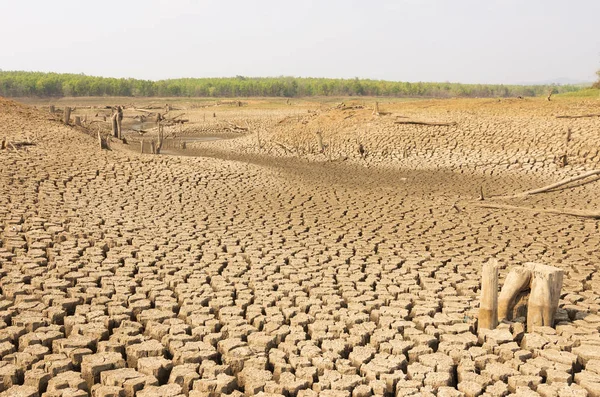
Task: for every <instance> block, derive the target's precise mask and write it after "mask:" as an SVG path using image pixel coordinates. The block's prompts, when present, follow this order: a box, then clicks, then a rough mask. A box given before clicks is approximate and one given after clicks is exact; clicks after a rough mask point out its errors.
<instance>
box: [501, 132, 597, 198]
mask: <svg viewBox="0 0 600 397" xmlns="http://www.w3.org/2000/svg"><path fill="white" fill-rule="evenodd" d="M567 139H568V138H567ZM594 175H600V170H593V171H589V172H586V173H583V174H581V175H577V176H574V177H571V178H567V179H563V180H562V181H559V182H556V183H553V184H551V185H547V186H543V187H540V188H537V189H532V190H528V191H526V192H521V193H517V194H515V195H512V196H495V198H503V199H507V198H517V197H525V196H529V195H532V194H539V193H544V192H547V191H549V190H552V189H556V188H558V187H561V186H563V185H567V184H569V183H571V182H576V181H579V180H581V179H585V178H589V177H590V176H594Z"/></svg>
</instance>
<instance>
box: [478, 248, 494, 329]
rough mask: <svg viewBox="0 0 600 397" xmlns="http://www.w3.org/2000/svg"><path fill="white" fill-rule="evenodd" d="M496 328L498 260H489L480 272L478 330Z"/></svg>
mask: <svg viewBox="0 0 600 397" xmlns="http://www.w3.org/2000/svg"><path fill="white" fill-rule="evenodd" d="M496 326H498V260H496V259H490V260H489V261H488V262H487V263H485V264H484V265H483V270H482V272H481V301H480V303H479V321H478V329H495V328H496Z"/></svg>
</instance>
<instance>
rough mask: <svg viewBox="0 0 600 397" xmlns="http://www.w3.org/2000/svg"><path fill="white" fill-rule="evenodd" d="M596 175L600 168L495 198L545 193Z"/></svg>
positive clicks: (599, 173)
mask: <svg viewBox="0 0 600 397" xmlns="http://www.w3.org/2000/svg"><path fill="white" fill-rule="evenodd" d="M594 175H600V170H594V171H589V172H586V173H584V174H581V175H577V176H574V177H571V178H567V179H563V180H562V181H560V182H556V183H553V184H551V185H547V186H543V187H540V188H537V189H533V190H528V191H526V192H522V193H517V194H515V195H512V196H496V197H495V198H503V199H505V198H517V197H525V196H529V195H532V194H539V193H544V192H547V191H549V190H552V189H556V188H558V187H561V186H563V185H567V184H569V183H571V182H575V181H578V180H581V179H585V178H589V177H590V176H594Z"/></svg>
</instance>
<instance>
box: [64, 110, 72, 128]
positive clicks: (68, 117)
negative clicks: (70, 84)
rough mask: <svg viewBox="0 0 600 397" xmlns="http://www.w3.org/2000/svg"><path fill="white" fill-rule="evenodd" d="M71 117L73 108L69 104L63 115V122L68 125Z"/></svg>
mask: <svg viewBox="0 0 600 397" xmlns="http://www.w3.org/2000/svg"><path fill="white" fill-rule="evenodd" d="M70 119H71V108H70V107H68V106H67V107H65V114H64V117H63V122H64V123H65V124H66V125H69V120H70Z"/></svg>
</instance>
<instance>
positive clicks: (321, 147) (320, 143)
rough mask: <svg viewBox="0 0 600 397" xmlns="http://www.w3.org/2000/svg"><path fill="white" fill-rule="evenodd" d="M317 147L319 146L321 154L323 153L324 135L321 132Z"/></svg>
mask: <svg viewBox="0 0 600 397" xmlns="http://www.w3.org/2000/svg"><path fill="white" fill-rule="evenodd" d="M316 134H317V145H318V146H319V153H323V151H324V149H323V135H321V131H317V132H316Z"/></svg>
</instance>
